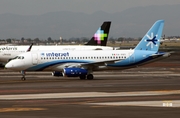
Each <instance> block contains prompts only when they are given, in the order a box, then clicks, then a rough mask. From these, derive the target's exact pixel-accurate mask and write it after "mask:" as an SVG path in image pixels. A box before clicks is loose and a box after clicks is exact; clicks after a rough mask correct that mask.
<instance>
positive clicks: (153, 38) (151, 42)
mask: <svg viewBox="0 0 180 118" xmlns="http://www.w3.org/2000/svg"><path fill="white" fill-rule="evenodd" d="M146 37H147V38H148V39H146V40H145V41H147V42H148V43H147V45H146V46H147V47H148V46H149V45H150V46H151V48H153V46H154V45H155V46H158V45H157V42H158V41H159V40H158V39H157V37H158V35H155V36H154V34H153V33H151V36H149V35H146Z"/></svg>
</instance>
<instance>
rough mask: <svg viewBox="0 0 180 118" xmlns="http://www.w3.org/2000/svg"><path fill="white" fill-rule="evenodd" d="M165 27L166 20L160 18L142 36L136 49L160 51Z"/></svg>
mask: <svg viewBox="0 0 180 118" xmlns="http://www.w3.org/2000/svg"><path fill="white" fill-rule="evenodd" d="M163 27H164V20H158V21H156V22H155V23H154V25H153V26H152V27H151V28H150V29H149V31H148V32H147V33H146V35H145V36H144V37H143V38H142V40H141V41H140V42H139V44H138V45H137V46H136V47H135V50H149V51H158V49H159V45H160V40H161V35H162V31H163Z"/></svg>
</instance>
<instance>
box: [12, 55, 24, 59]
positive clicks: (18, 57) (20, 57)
mask: <svg viewBox="0 0 180 118" xmlns="http://www.w3.org/2000/svg"><path fill="white" fill-rule="evenodd" d="M14 59H24V56H17V57H15V58H14Z"/></svg>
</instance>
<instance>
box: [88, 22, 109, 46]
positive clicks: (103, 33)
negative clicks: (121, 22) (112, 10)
mask: <svg viewBox="0 0 180 118" xmlns="http://www.w3.org/2000/svg"><path fill="white" fill-rule="evenodd" d="M110 26H111V22H110V21H106V22H104V23H103V24H102V25H101V27H100V28H99V29H98V30H97V31H96V33H95V34H94V36H93V37H92V38H91V40H90V41H89V42H88V43H87V44H85V45H100V46H106V44H107V39H108V35H109V29H110Z"/></svg>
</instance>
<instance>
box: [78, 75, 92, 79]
mask: <svg viewBox="0 0 180 118" xmlns="http://www.w3.org/2000/svg"><path fill="white" fill-rule="evenodd" d="M79 78H80V79H81V80H85V79H86V78H87V79H88V80H92V79H94V76H93V74H88V75H87V76H86V75H80V76H79Z"/></svg>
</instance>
